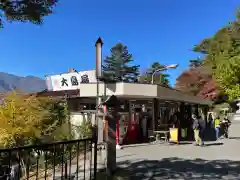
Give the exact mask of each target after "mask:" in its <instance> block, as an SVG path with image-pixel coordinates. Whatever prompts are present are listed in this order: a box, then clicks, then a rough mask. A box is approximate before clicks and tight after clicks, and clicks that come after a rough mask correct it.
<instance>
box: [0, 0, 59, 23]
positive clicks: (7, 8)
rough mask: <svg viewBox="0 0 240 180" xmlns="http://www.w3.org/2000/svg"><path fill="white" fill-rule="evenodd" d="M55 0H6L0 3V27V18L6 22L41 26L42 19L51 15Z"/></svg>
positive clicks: (0, 20) (0, 21)
mask: <svg viewBox="0 0 240 180" xmlns="http://www.w3.org/2000/svg"><path fill="white" fill-rule="evenodd" d="M56 3H57V0H37V1H30V0H21V1H20V0H8V1H0V27H2V26H3V23H2V18H5V20H7V21H10V22H11V21H21V22H27V21H29V22H31V23H34V24H41V23H42V22H43V19H42V18H43V17H44V16H47V15H49V14H51V13H52V8H53V6H55V5H56Z"/></svg>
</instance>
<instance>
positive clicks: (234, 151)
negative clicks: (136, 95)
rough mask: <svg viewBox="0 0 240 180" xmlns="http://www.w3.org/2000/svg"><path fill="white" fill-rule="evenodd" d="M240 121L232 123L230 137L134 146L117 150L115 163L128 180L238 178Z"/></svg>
mask: <svg viewBox="0 0 240 180" xmlns="http://www.w3.org/2000/svg"><path fill="white" fill-rule="evenodd" d="M239 130H240V122H233V124H232V126H231V127H230V138H229V139H220V140H218V141H214V142H205V144H206V146H205V147H196V146H193V145H192V144H183V145H163V144H159V145H149V144H143V145H135V146H127V147H125V148H124V149H123V150H120V151H118V152H117V163H118V166H120V167H122V168H126V169H127V170H129V171H130V175H129V176H130V177H131V178H130V179H137V180H145V179H146V180H147V179H156V180H160V179H178V180H180V179H201V180H204V179H209V180H210V179H211V180H214V179H218V180H220V179H227V180H231V179H234V180H238V179H239V180H240V151H239V150H240V131H239Z"/></svg>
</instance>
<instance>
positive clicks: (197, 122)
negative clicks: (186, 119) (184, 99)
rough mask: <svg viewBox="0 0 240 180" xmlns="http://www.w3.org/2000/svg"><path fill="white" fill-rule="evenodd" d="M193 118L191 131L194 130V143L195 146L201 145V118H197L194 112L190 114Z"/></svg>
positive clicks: (202, 125) (202, 126)
mask: <svg viewBox="0 0 240 180" xmlns="http://www.w3.org/2000/svg"><path fill="white" fill-rule="evenodd" d="M192 119H193V131H194V139H195V145H196V146H203V145H204V143H203V140H202V137H203V130H204V124H203V122H202V121H203V120H202V119H201V118H198V117H197V116H196V115H195V114H193V115H192Z"/></svg>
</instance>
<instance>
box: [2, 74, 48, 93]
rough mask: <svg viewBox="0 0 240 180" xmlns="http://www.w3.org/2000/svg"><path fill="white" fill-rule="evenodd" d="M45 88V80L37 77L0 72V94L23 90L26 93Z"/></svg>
mask: <svg viewBox="0 0 240 180" xmlns="http://www.w3.org/2000/svg"><path fill="white" fill-rule="evenodd" d="M46 88H47V86H46V83H45V80H44V79H41V78H39V77H37V76H32V75H28V76H25V77H24V76H18V75H14V74H10V73H7V72H0V93H5V92H9V91H11V90H16V89H19V90H23V91H24V92H27V93H33V92H39V91H43V90H45V89H46Z"/></svg>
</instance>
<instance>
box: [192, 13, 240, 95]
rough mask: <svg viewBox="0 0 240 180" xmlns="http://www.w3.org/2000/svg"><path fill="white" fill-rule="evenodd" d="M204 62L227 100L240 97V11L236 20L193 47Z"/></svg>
mask: <svg viewBox="0 0 240 180" xmlns="http://www.w3.org/2000/svg"><path fill="white" fill-rule="evenodd" d="M194 50H195V51H196V52H199V53H202V54H203V55H204V62H205V64H206V65H208V66H210V67H211V68H212V70H213V78H214V79H215V80H216V82H217V84H218V86H219V87H220V90H221V92H222V93H224V94H226V95H227V96H228V98H229V100H233V99H236V98H239V97H240V85H239V84H240V73H239V72H240V11H238V13H237V16H236V19H235V20H234V21H232V22H231V23H229V24H228V25H226V26H225V27H223V28H221V29H220V30H218V31H217V32H216V33H215V34H214V35H213V36H212V37H210V38H206V39H204V40H202V41H201V42H200V44H198V45H197V46H195V48H194Z"/></svg>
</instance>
